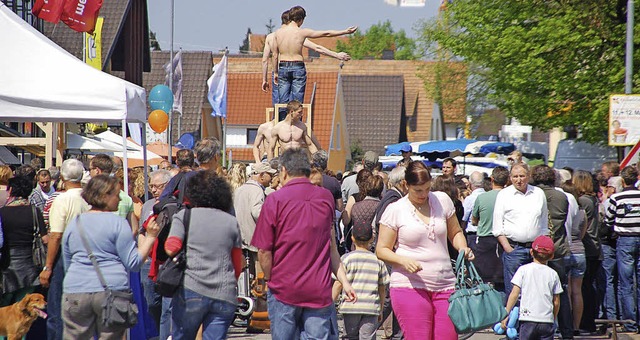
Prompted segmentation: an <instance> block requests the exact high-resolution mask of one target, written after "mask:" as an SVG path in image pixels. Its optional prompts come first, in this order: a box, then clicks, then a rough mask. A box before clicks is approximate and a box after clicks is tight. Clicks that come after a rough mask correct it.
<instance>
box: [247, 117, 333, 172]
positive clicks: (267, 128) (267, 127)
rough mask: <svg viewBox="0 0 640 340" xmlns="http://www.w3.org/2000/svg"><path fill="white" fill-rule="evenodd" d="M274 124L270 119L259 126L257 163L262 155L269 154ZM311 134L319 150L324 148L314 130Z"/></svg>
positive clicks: (254, 142)
mask: <svg viewBox="0 0 640 340" xmlns="http://www.w3.org/2000/svg"><path fill="white" fill-rule="evenodd" d="M285 118H286V117H285ZM273 126H274V123H273V121H268V122H266V123H262V124H260V126H258V131H257V132H256V138H255V140H254V141H253V159H254V160H255V162H256V163H260V162H262V157H263V156H264V155H265V153H266V154H267V155H268V154H269V151H268V150H269V140H270V139H271V130H272V129H273ZM305 127H306V125H305ZM310 135H311V136H310V137H311V141H312V142H313V144H314V145H315V146H316V148H317V149H318V150H320V149H322V147H320V142H319V141H318V139H317V138H316V136H315V134H314V133H313V131H312V132H311V134H310ZM269 159H270V158H269Z"/></svg>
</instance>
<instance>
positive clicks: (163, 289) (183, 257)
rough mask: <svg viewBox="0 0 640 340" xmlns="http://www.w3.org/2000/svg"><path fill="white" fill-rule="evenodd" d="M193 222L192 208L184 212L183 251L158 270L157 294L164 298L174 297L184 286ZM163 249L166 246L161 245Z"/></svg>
mask: <svg viewBox="0 0 640 340" xmlns="http://www.w3.org/2000/svg"><path fill="white" fill-rule="evenodd" d="M190 222H191V208H186V209H185V212H184V241H183V242H182V249H181V250H180V252H178V254H176V256H174V257H172V258H169V259H168V260H167V261H166V262H165V263H164V264H162V265H161V266H160V269H159V270H158V278H157V279H156V286H155V287H156V293H158V294H160V295H162V296H164V297H173V295H174V294H175V293H176V291H177V290H178V287H180V285H182V280H183V278H184V271H185V270H186V269H187V240H188V238H189V223H190ZM159 246H161V247H163V246H164V245H162V244H161V245H159Z"/></svg>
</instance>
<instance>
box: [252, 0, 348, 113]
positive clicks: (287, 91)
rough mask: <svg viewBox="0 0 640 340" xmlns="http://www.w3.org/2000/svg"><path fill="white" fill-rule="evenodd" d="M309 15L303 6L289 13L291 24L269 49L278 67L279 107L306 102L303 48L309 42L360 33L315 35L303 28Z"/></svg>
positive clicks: (327, 32)
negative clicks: (275, 57)
mask: <svg viewBox="0 0 640 340" xmlns="http://www.w3.org/2000/svg"><path fill="white" fill-rule="evenodd" d="M306 15H307V14H306V12H305V10H304V8H302V7H300V6H295V7H293V8H291V9H290V10H289V19H290V20H291V22H289V23H288V24H286V25H283V26H282V27H281V28H280V29H278V30H277V31H276V32H275V34H274V41H273V43H272V44H271V47H270V48H271V51H272V52H273V55H274V56H277V58H278V63H274V67H276V69H275V70H274V72H275V73H276V74H277V75H278V103H280V104H285V103H289V102H291V101H292V100H297V101H299V102H300V103H302V102H303V101H304V91H305V87H306V85H307V71H306V69H305V66H304V57H303V56H302V47H303V46H304V44H305V41H306V40H307V39H308V38H320V37H336V36H340V35H345V34H351V33H353V32H355V31H356V30H357V29H358V28H357V27H355V26H352V27H349V28H347V29H345V30H342V31H314V30H312V29H309V28H300V26H302V23H303V22H304V18H305V17H306ZM263 80H265V79H264V78H263ZM263 84H264V83H263Z"/></svg>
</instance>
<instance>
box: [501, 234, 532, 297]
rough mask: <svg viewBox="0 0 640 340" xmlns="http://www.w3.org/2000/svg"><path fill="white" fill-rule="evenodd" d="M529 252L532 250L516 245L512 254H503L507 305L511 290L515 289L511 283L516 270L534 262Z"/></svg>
mask: <svg viewBox="0 0 640 340" xmlns="http://www.w3.org/2000/svg"><path fill="white" fill-rule="evenodd" d="M529 250H530V248H525V247H521V246H518V245H516V246H515V247H514V248H513V251H512V252H510V253H507V252H506V251H505V252H503V253H502V267H503V271H504V293H505V303H506V299H508V298H509V294H511V290H512V289H513V284H512V283H511V279H512V278H513V275H514V274H515V273H516V270H518V268H520V266H522V265H525V264H527V263H530V262H531V261H533V258H532V257H531V254H530V253H529Z"/></svg>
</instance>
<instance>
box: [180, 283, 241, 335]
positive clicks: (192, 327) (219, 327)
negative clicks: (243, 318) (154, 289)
mask: <svg viewBox="0 0 640 340" xmlns="http://www.w3.org/2000/svg"><path fill="white" fill-rule="evenodd" d="M171 306H172V309H173V313H172V320H173V332H172V333H173V336H172V339H173V340H183V339H195V338H196V334H197V333H198V328H199V327H200V325H201V324H202V339H203V340H214V339H226V338H227V330H228V329H229V326H230V325H231V322H232V321H233V318H234V316H235V313H236V306H235V305H234V304H232V303H230V302H226V301H222V300H216V299H212V298H209V297H206V296H203V295H200V294H198V293H196V292H194V291H191V290H189V289H187V288H184V287H181V288H179V289H178V291H177V292H176V294H175V295H174V296H173V301H172V304H171Z"/></svg>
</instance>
